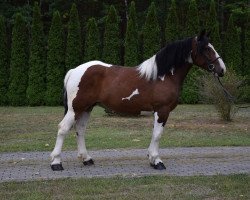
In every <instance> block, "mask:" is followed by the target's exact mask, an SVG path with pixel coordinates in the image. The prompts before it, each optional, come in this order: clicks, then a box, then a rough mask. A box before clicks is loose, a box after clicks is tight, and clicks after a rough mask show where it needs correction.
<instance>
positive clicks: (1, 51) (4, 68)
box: [0, 15, 9, 106]
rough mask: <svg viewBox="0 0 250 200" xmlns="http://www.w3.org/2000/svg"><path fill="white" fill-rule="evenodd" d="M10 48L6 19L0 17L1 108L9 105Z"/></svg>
mask: <svg viewBox="0 0 250 200" xmlns="http://www.w3.org/2000/svg"><path fill="white" fill-rule="evenodd" d="M8 57H9V52H8V47H7V35H6V25H5V18H4V17H3V16H1V15H0V96H1V98H0V106H3V105H7V103H8V98H7V91H8V78H9V63H8Z"/></svg>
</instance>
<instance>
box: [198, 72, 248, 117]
mask: <svg viewBox="0 0 250 200" xmlns="http://www.w3.org/2000/svg"><path fill="white" fill-rule="evenodd" d="M242 80H243V77H240V76H238V75H236V73H235V72H234V71H233V70H230V71H229V70H228V71H227V73H226V76H225V77H224V78H223V79H221V82H222V84H223V86H224V88H225V89H226V90H227V91H228V92H229V93H230V94H231V95H232V98H233V99H232V98H230V97H228V96H227V95H226V94H225V92H224V91H223V89H222V87H221V85H220V84H219V82H218V80H216V79H215V77H214V76H212V75H210V76H207V75H206V76H204V77H202V79H201V83H202V84H201V88H200V95H201V97H202V101H203V103H211V104H213V105H214V106H215V108H216V110H217V112H218V114H219V115H220V117H221V118H222V119H223V120H225V121H231V120H232V119H233V117H234V115H235V113H236V111H237V107H236V106H235V103H236V102H238V101H239V100H240V95H241V90H240V86H241V83H242Z"/></svg>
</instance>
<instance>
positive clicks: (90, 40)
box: [84, 18, 101, 62]
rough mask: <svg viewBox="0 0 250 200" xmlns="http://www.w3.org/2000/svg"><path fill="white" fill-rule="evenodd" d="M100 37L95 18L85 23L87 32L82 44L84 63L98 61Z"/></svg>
mask: <svg viewBox="0 0 250 200" xmlns="http://www.w3.org/2000/svg"><path fill="white" fill-rule="evenodd" d="M100 44H101V42H100V35H99V29H98V26H97V23H96V20H95V18H90V19H89V20H88V23H87V32H86V38H85V44H84V61H85V62H88V61H91V60H99V59H100V46H101V45H100Z"/></svg>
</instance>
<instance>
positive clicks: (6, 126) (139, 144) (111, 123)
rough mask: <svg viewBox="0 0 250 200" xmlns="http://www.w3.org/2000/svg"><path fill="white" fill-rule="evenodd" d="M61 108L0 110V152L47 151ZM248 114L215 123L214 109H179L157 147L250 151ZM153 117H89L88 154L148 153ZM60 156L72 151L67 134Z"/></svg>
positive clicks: (97, 114)
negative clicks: (144, 150)
mask: <svg viewBox="0 0 250 200" xmlns="http://www.w3.org/2000/svg"><path fill="white" fill-rule="evenodd" d="M62 118H63V108H62V107H16V108H14V107H0V121H1V123H0V141H1V143H0V152H16V151H52V149H53V147H54V144H55V140H56V135H57V125H58V123H59V122H60V121H61V120H62ZM249 121H250V109H249V108H248V109H241V110H240V111H239V113H238V114H237V116H236V117H235V119H234V121H233V122H230V123H225V122H223V121H222V120H220V119H219V117H218V116H217V114H216V111H215V109H214V108H213V106H209V105H179V106H178V107H177V109H175V110H174V111H173V112H172V113H171V115H170V117H169V120H168V122H167V126H166V128H165V131H164V134H163V136H162V139H161V141H160V143H161V147H191V146H199V147H201V146H250V131H249V130H250V124H249ZM152 127H153V117H152V116H149V117H132V118H129V117H117V116H113V117H107V116H105V113H104V111H103V109H102V108H100V107H96V108H95V109H94V111H93V112H92V115H91V119H90V122H89V124H88V127H87V136H86V145H87V148H88V149H111V148H147V147H148V145H149V143H150V139H151V134H152V133H151V132H152ZM63 150H76V138H75V133H74V131H73V130H72V131H71V134H69V135H68V136H67V137H66V139H65V143H64V146H63Z"/></svg>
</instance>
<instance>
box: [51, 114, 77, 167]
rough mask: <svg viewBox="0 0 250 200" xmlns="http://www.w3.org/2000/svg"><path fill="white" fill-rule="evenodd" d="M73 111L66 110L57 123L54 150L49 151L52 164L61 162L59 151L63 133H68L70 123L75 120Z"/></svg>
mask: <svg viewBox="0 0 250 200" xmlns="http://www.w3.org/2000/svg"><path fill="white" fill-rule="evenodd" d="M74 115H75V114H74V112H73V111H70V110H69V111H68V112H67V114H66V115H65V117H64V118H63V120H62V121H61V122H60V124H59V125H58V134H57V139H56V145H55V148H54V150H53V151H52V153H51V155H50V156H51V158H52V163H51V164H52V165H53V164H60V163H61V151H62V145H63V141H64V137H65V135H67V134H68V132H69V130H70V129H71V127H72V125H73V124H74V121H75V116H74Z"/></svg>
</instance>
